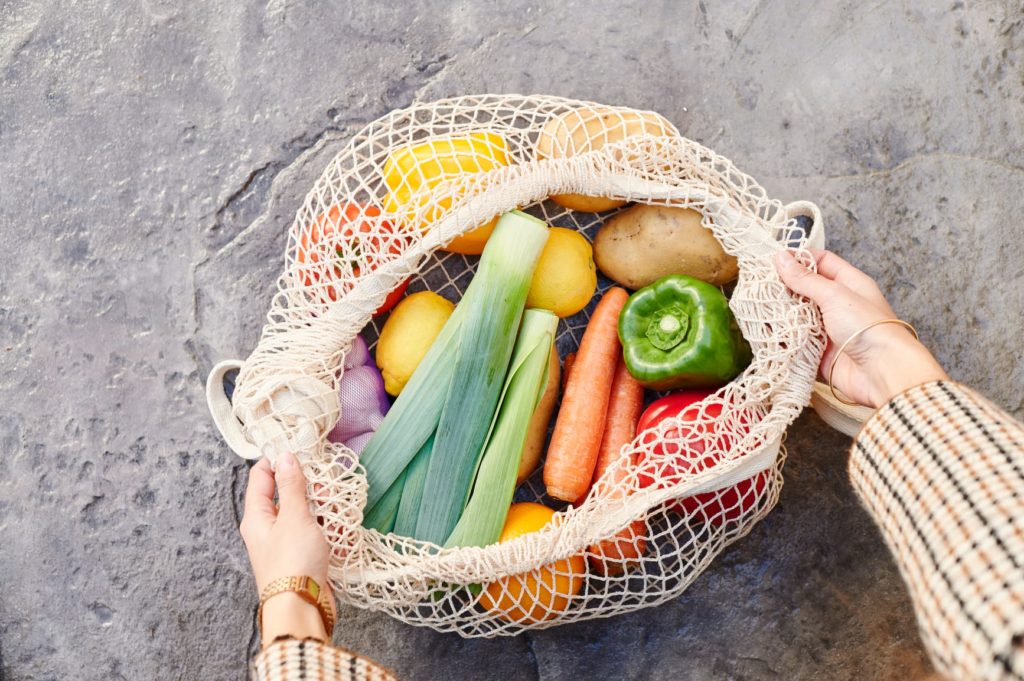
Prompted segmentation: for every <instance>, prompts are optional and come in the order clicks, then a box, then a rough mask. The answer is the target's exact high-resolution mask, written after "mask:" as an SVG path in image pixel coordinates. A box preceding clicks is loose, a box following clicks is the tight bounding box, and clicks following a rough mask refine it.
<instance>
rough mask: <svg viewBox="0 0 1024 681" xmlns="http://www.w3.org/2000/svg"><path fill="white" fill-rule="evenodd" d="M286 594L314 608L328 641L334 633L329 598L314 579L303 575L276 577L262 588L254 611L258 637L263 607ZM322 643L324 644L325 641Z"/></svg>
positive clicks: (261, 626) (261, 629)
mask: <svg viewBox="0 0 1024 681" xmlns="http://www.w3.org/2000/svg"><path fill="white" fill-rule="evenodd" d="M287 592H291V593H295V594H298V595H299V596H300V597H301V598H302V600H304V601H306V602H307V603H309V604H310V605H313V606H316V609H317V611H318V612H319V613H320V619H321V620H323V623H324V631H325V632H326V633H327V640H330V639H331V636H332V635H333V633H334V613H333V611H332V610H331V603H330V601H329V600H328V599H329V597H328V595H327V592H326V591H325V590H324V589H321V588H320V585H319V584H317V581H316V580H315V579H313V578H312V577H308V576H305V575H303V576H299V577H278V578H277V579H275V580H274V581H272V582H271V583H270V584H267V586H266V587H264V589H263V592H262V593H260V607H259V610H257V611H256V623H257V625H258V626H259V630H260V636H262V635H263V605H264V604H265V603H266V602H267V601H268V600H270V599H271V598H273V597H274V596H277V595H278V594H283V593H287ZM324 642H325V643H326V641H324Z"/></svg>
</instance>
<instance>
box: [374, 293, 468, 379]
mask: <svg viewBox="0 0 1024 681" xmlns="http://www.w3.org/2000/svg"><path fill="white" fill-rule="evenodd" d="M454 309H455V305H453V304H452V303H451V302H450V301H448V300H445V299H444V298H442V297H441V296H439V295H437V294H436V293H434V292H432V291H420V292H419V293H413V294H412V295H410V296H406V297H405V298H403V299H402V302H400V303H399V304H398V305H397V306H396V307H395V309H394V310H392V311H391V316H390V317H388V320H387V321H386V322H384V328H383V329H381V331H380V338H379V339H378V340H377V356H376V359H377V367H378V368H380V373H381V375H382V376H383V377H384V389H385V390H387V391H388V394H390V395H398V393H400V392H402V388H404V387H405V384H406V383H407V382H408V381H409V378H410V377H412V372H414V371H416V367H417V366H419V363H420V360H422V359H423V355H425V354H427V350H429V349H430V346H431V345H432V344H433V342H434V339H436V338H437V334H439V333H441V327H443V326H444V324H445V322H447V321H448V318H449V317H451V315H452V310H454Z"/></svg>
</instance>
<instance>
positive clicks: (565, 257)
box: [526, 227, 597, 317]
mask: <svg viewBox="0 0 1024 681" xmlns="http://www.w3.org/2000/svg"><path fill="white" fill-rule="evenodd" d="M596 290H597V267H596V266H595V265H594V249H593V248H591V247H590V242H589V241H587V240H586V238H584V236H583V235H582V234H580V233H579V232H577V231H576V230H574V229H565V228H563V227H552V228H551V229H550V230H549V232H548V241H547V243H546V244H545V245H544V250H543V251H542V252H541V254H540V260H539V261H538V262H537V269H535V270H534V271H533V280H532V281H531V282H530V293H529V294H528V295H527V296H526V307H539V308H543V309H545V310H551V311H552V312H554V313H555V314H556V315H558V316H559V317H569V316H571V315H574V314H576V313H577V312H579V311H580V310H582V309H583V308H585V307H586V306H587V303H589V302H590V299H591V298H592V297H593V296H594V291H596Z"/></svg>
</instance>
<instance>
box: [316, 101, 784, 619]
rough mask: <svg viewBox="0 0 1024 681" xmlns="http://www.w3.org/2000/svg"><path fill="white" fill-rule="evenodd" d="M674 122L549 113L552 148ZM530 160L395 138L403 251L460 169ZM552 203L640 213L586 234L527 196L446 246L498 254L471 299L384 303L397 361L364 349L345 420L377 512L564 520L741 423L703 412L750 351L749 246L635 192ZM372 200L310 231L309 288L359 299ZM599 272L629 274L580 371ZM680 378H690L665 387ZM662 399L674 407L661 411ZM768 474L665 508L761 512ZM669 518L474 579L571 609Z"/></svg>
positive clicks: (472, 145) (493, 528) (459, 531)
mask: <svg viewBox="0 0 1024 681" xmlns="http://www.w3.org/2000/svg"><path fill="white" fill-rule="evenodd" d="M671 130H672V128H671V126H670V125H669V124H668V123H667V122H666V121H664V119H661V118H660V117H659V116H656V115H654V114H640V113H636V112H625V113H624V112H618V111H612V110H601V109H588V110H586V111H578V112H577V111H570V112H569V113H566V114H563V115H562V116H558V117H555V118H553V119H552V120H550V121H549V122H548V124H547V125H546V126H545V127H544V129H543V132H542V133H541V135H540V137H539V139H538V140H537V142H536V149H535V154H536V157H537V158H564V157H566V156H572V155H575V154H582V153H587V152H589V151H592V150H594V149H598V148H601V147H603V146H604V145H606V144H609V143H614V142H618V141H621V140H623V139H626V138H628V137H631V136H634V135H645V136H654V137H657V136H663V135H669V134H671ZM509 164H510V158H509V146H508V144H507V143H506V140H504V139H503V138H502V137H501V135H499V134H497V133H490V132H480V133H473V134H469V135H465V136H452V137H438V138H428V139H421V140H417V141H416V142H414V143H410V144H407V145H405V146H401V147H398V148H396V149H395V150H393V151H392V152H391V153H390V155H388V157H387V159H386V161H385V163H384V165H383V167H382V169H381V173H382V175H383V180H384V184H385V186H386V188H387V190H388V193H387V196H386V198H385V200H384V205H383V209H384V210H385V211H386V212H387V216H388V218H389V219H393V220H394V224H391V223H389V224H388V228H387V230H386V231H387V233H388V235H389V236H393V237H394V243H395V245H396V246H395V247H396V248H397V249H398V250H396V251H394V253H395V254H397V253H399V252H400V249H401V245H402V243H403V239H408V238H410V237H409V235H411V234H415V233H416V232H418V231H426V230H428V229H430V228H431V227H432V226H433V225H435V224H436V223H437V222H438V221H439V219H440V218H441V217H442V214H443V213H444V212H445V211H446V210H447V209H448V208H450V207H451V205H452V203H453V202H455V201H456V200H458V198H459V196H458V192H456V194H455V195H449V198H447V199H446V201H447V203H443V205H439V204H438V203H437V202H433V201H431V198H430V197H431V191H434V190H436V189H437V188H438V187H440V186H442V185H444V186H449V187H450V186H453V183H454V186H457V187H460V188H465V192H471V191H472V187H473V176H474V175H475V174H477V173H487V172H490V171H493V170H496V169H500V168H502V167H504V166H508V165H509ZM460 191H462V190H461V189H460ZM550 198H551V199H552V200H553V201H555V202H556V203H558V204H559V205H562V206H565V207H567V208H571V209H573V210H580V211H604V210H611V209H620V210H619V211H618V212H617V213H616V214H615V215H613V216H611V217H610V218H609V219H607V220H606V221H605V222H604V225H603V227H602V228H601V230H600V231H599V233H598V234H597V237H596V238H595V240H594V246H593V247H592V246H591V244H590V242H589V241H588V240H587V238H586V237H584V236H583V235H582V234H580V233H579V232H576V231H574V230H567V229H562V228H558V227H549V226H548V225H547V224H546V223H544V222H543V221H541V220H539V219H538V218H536V217H533V216H531V215H528V214H526V213H523V212H520V211H511V212H508V213H505V214H504V215H502V216H500V217H499V218H496V219H494V220H491V221H489V222H487V223H486V224H483V225H481V226H478V227H476V228H475V229H472V230H470V231H468V232H467V233H465V234H463V235H462V236H459V237H456V238H454V239H452V240H451V241H450V242H449V243H448V244H447V245H446V246H445V248H446V250H449V251H452V252H456V253H461V254H469V255H479V256H480V258H479V265H478V268H477V272H476V274H475V276H474V278H473V280H472V282H471V283H470V284H469V286H468V288H467V289H466V291H465V294H464V295H463V296H462V298H461V300H458V301H449V300H446V299H445V298H443V297H441V296H439V295H438V294H436V293H433V292H429V291H421V292H418V293H414V294H411V295H409V296H407V297H404V298H403V297H402V296H403V295H404V293H405V288H406V285H407V284H408V282H405V283H403V284H402V285H401V286H399V287H398V288H397V289H396V290H395V291H393V292H392V293H391V295H389V297H388V299H387V301H386V302H385V304H384V306H382V308H381V309H380V310H379V311H378V313H380V314H383V313H385V312H387V311H389V310H390V315H389V316H388V318H387V320H386V321H385V322H384V325H383V327H382V329H381V332H380V334H379V338H378V341H377V343H376V347H375V358H374V359H375V363H376V367H374V365H373V362H372V361H371V359H370V357H369V353H368V351H367V349H366V346H365V344H363V343H362V340H361V339H357V342H356V344H355V345H353V348H352V350H351V351H350V353H349V356H348V357H346V361H345V367H344V373H343V375H342V380H341V382H340V401H341V405H342V414H343V419H342V423H339V424H338V426H337V427H336V428H335V430H334V431H333V432H332V434H331V438H332V439H333V440H334V441H337V442H344V443H345V444H346V445H348V446H349V448H351V449H352V450H353V451H355V452H356V453H358V454H359V461H360V463H361V465H362V467H363V469H364V470H365V473H366V480H367V485H368V488H367V501H366V506H365V508H364V516H363V525H364V526H365V527H367V528H369V529H373V530H376V531H378V532H381V533H385V534H386V533H394V534H396V535H400V536H403V537H409V538H412V539H415V540H418V541H421V542H429V543H431V544H434V545H436V546H438V547H466V546H480V547H482V546H488V545H491V544H494V543H496V542H506V541H510V540H512V539H514V538H515V537H518V536H521V535H523V534H526V533H530V532H536V531H539V530H541V529H542V528H545V527H549V526H551V525H553V524H554V525H557V523H558V522H559V517H560V516H559V515H558V514H556V512H555V510H556V509H557V508H561V507H562V506H563V505H564V504H574V505H579V504H582V503H585V501H586V500H587V499H588V497H590V496H591V495H609V494H612V495H616V496H615V497H614V498H615V499H620V498H622V499H623V500H624V497H625V496H626V495H628V494H632V493H635V492H636V491H639V490H641V489H644V488H647V487H650V486H652V485H654V484H656V483H655V481H658V483H657V484H661V485H665V484H671V483H672V482H673V481H676V480H680V481H681V480H685V479H688V478H690V477H693V476H695V475H698V474H700V473H701V472H702V471H704V470H707V469H708V468H710V467H712V466H714V465H715V464H716V463H717V457H718V456H720V452H722V451H728V450H729V449H730V448H731V447H732V446H733V445H734V444H735V442H736V440H737V438H738V437H740V435H742V433H740V434H737V433H736V432H724V431H723V432H721V433H719V432H718V431H717V429H716V426H715V421H714V419H715V418H717V417H718V416H719V415H720V414H721V405H720V404H718V403H714V402H711V403H709V404H708V405H707V406H706V407H705V406H704V400H706V399H707V398H708V397H709V396H711V395H713V394H714V393H715V391H716V390H718V389H720V388H721V387H722V386H725V385H726V384H727V383H729V382H730V381H731V380H732V379H734V378H735V377H736V376H737V375H739V374H740V373H741V372H742V371H743V370H744V369H745V368H746V367H747V365H748V364H749V363H750V361H751V350H750V347H749V345H748V344H747V342H746V341H745V340H744V338H743V337H742V335H741V333H740V330H739V327H738V325H737V323H736V320H735V318H734V317H733V315H732V312H731V310H730V308H729V300H728V298H727V297H726V293H725V291H726V290H727V289H723V288H722V287H725V286H727V285H728V284H729V283H730V282H731V280H732V279H734V278H735V277H736V276H737V275H738V267H737V264H736V260H735V258H733V257H732V256H729V255H728V254H726V253H725V252H724V250H723V249H722V247H721V246H720V245H719V243H718V241H717V240H716V239H715V238H714V236H713V235H712V233H711V231H710V229H708V222H707V219H706V218H705V217H704V216H703V215H702V214H701V213H699V212H697V211H694V210H692V209H689V208H677V207H671V206H646V205H637V206H633V207H629V208H625V209H622V206H624V205H625V202H623V201H621V200H620V199H618V198H615V197H603V196H582V195H575V194H565V195H557V196H552V197H550ZM352 206H354V208H351V207H350V206H334V207H332V208H331V210H330V211H329V212H328V214H326V215H323V216H321V217H320V218H319V219H318V220H317V223H316V225H315V226H314V229H313V230H312V232H311V235H310V236H309V238H308V239H305V240H304V241H303V243H301V244H299V251H298V252H299V260H300V262H302V263H303V264H306V265H316V267H307V271H308V272H309V273H308V274H307V275H306V276H307V279H308V281H307V282H306V284H307V285H312V284H316V285H317V286H318V289H319V290H322V291H323V293H322V297H323V298H324V300H325V301H326V300H330V301H333V300H337V299H338V298H339V297H340V296H342V295H344V294H345V291H344V290H339V289H338V287H337V286H334V285H333V284H332V281H331V278H332V272H338V271H342V270H344V269H345V268H346V267H348V265H347V264H346V263H345V262H342V261H339V260H338V258H336V257H335V258H334V259H332V253H331V251H330V249H329V248H323V247H321V245H322V243H326V242H327V240H328V237H329V238H331V239H333V240H336V239H337V238H339V236H340V238H342V239H345V240H347V241H348V242H350V243H354V244H355V245H356V247H358V242H359V239H360V238H363V237H362V236H361V235H362V234H363V230H362V229H361V225H360V223H359V221H358V219H357V218H358V215H370V216H379V215H381V209H380V208H378V207H376V206H356V205H355V204H352ZM350 208H351V209H350ZM364 236H365V235H364ZM332 242H333V241H332ZM356 252H357V251H356ZM385 252H387V253H391V252H392V251H391V250H390V246H389V247H388V248H387V249H385ZM339 253H340V251H339ZM595 262H596V265H595ZM381 264H383V262H382V263H381ZM598 270H600V271H601V273H603V274H604V275H605V276H607V277H608V278H609V279H611V280H613V281H615V282H617V283H619V284H620V285H621V286H611V287H610V288H607V290H605V291H604V292H603V293H602V294H601V295H600V297H599V298H598V300H597V302H596V305H595V306H594V307H593V309H592V311H591V312H590V314H589V321H588V323H587V324H586V327H585V330H584V331H583V334H582V338H581V341H580V344H579V348H578V349H577V350H576V352H575V353H570V354H569V355H567V356H566V360H565V366H564V367H561V366H560V362H559V357H558V353H557V351H556V348H555V339H556V337H558V335H559V327H560V325H561V324H565V322H563V321H561V320H562V319H564V318H569V317H574V315H577V314H579V313H581V312H582V311H583V310H585V309H586V308H587V307H588V306H589V305H590V304H591V303H592V302H593V300H594V298H595V296H596V294H597V290H598V279H597V274H598ZM377 367H379V369H380V372H378V371H377ZM665 391H678V392H672V393H669V394H667V395H662V396H660V397H659V396H657V395H655V394H654V393H655V392H661V393H664V392H665ZM388 395H391V396H393V397H394V400H393V402H392V401H391V400H389V399H388ZM655 398H656V399H655ZM648 399H653V400H654V401H653V403H651V404H650V405H649V406H648V407H647V408H646V410H645V408H644V407H645V403H646V402H647V401H648ZM556 407H557V409H556ZM552 420H553V424H552ZM744 423H745V422H744ZM549 430H550V438H549V437H548V432H549ZM734 430H735V429H734ZM654 432H657V435H658V438H660V439H661V440H663V441H666V442H670V443H671V446H669V445H667V444H666V445H662V444H658V445H656V446H654V447H653V448H650V449H648V450H647V454H646V455H643V456H635V457H633V458H631V459H630V460H628V461H627V460H624V458H623V457H624V456H625V455H624V452H626V451H630V449H631V448H630V445H631V443H633V442H634V441H635V440H637V439H638V438H643V437H645V434H646V435H648V436H649V435H650V434H651V433H654ZM709 441H710V442H713V443H714V445H715V446H714V447H713V449H714V451H712V452H708V451H707V446H706V444H705V443H707V442H709ZM545 445H546V446H545ZM542 461H543V466H542V469H543V473H542V478H543V485H544V488H545V489H546V493H547V499H546V501H547V502H550V503H549V504H547V505H544V504H538V503H532V502H530V503H513V499H514V498H515V493H516V488H517V486H518V485H521V484H524V483H527V481H528V480H529V479H531V477H533V474H534V472H535V471H537V469H538V468H540V467H541V462H542ZM768 475H769V472H762V473H759V474H758V475H756V476H754V477H752V478H750V479H747V480H743V481H741V482H739V483H738V484H736V485H734V486H733V487H731V488H728V489H725V490H716V491H714V492H706V493H702V494H695V495H692V496H689V497H686V498H680V499H673V500H670V501H668V502H666V505H667V508H670V509H672V510H673V511H675V512H678V513H679V514H681V515H682V516H684V517H686V518H692V519H693V520H694V522H710V523H714V524H716V525H720V524H724V523H728V522H730V521H733V520H736V519H737V518H739V517H740V516H741V515H743V514H744V512H746V511H748V510H749V509H750V508H751V506H752V504H754V503H755V502H756V500H757V499H758V498H759V497H760V492H761V491H762V490H763V489H764V487H765V485H766V484H767V480H768ZM627 480H631V481H633V482H632V483H629V484H626V481H627ZM666 481H667V482H666ZM630 484H632V485H633V487H632V490H633V491H632V492H630V491H629V490H630ZM650 532H651V528H648V527H647V524H646V522H645V521H643V520H636V521H633V522H631V523H629V524H627V525H625V526H624V527H623V526H621V525H620V526H619V527H618V528H616V531H615V532H614V533H612V534H610V535H609V536H607V538H605V539H603V540H601V541H599V542H597V543H595V544H593V545H592V546H590V547H589V548H588V549H587V551H586V552H585V553H583V554H580V555H574V556H570V557H569V558H566V559H564V560H560V561H556V562H554V563H552V564H551V565H549V566H546V567H544V568H541V569H537V570H533V571H531V572H529V573H524V574H523V575H513V576H512V577H508V578H505V579H499V580H495V581H493V582H490V583H488V584H484V585H477V586H474V593H476V594H477V595H478V601H477V602H478V604H479V605H480V606H481V607H483V608H485V609H488V610H490V611H492V612H494V613H495V614H497V615H499V616H500V617H502V618H504V619H505V620H507V621H509V622H519V623H534V622H540V621H543V620H545V619H549V618H551V617H554V616H555V615H557V614H558V613H560V612H562V611H564V610H566V609H567V608H569V607H570V606H571V604H572V602H573V597H574V596H575V595H576V594H577V593H578V592H579V591H580V590H581V589H582V588H583V585H584V583H585V581H586V578H587V574H588V571H589V573H590V574H591V575H592V576H593V577H595V578H602V577H604V578H608V577H611V576H614V575H621V574H623V573H625V572H628V571H629V570H633V569H638V565H639V564H640V563H642V561H643V558H644V553H645V551H646V550H647V548H648V546H649V544H650V542H651V541H652V538H651V536H649V533H650Z"/></svg>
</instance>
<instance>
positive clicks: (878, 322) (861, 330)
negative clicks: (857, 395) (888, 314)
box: [828, 319, 921, 405]
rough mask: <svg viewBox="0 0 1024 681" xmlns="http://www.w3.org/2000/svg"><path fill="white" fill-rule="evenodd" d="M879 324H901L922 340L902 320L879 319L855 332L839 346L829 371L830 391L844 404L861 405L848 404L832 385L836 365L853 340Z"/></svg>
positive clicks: (850, 403)
mask: <svg viewBox="0 0 1024 681" xmlns="http://www.w3.org/2000/svg"><path fill="white" fill-rule="evenodd" d="M879 324H900V325H902V326H905V327H907V328H908V329H910V333H912V334H914V338H915V339H920V338H921V337H920V336H919V335H917V329H915V328H914V327H913V326H912V325H911V324H910V322H905V321H903V320H902V319H879V320H878V321H874V322H871V323H870V324H868V325H867V326H865V327H864V328H862V329H860V330H858V331H856V332H854V334H853V335H852V336H850V337H849V338H847V339H846V340H845V341H844V342H843V344H842V345H840V346H839V351H838V352H837V353H836V358H835V361H833V362H832V366H831V367H830V368H829V370H828V389H829V390H831V391H832V397H834V398H836V399H837V400H839V401H840V402H842V403H843V404H849V405H858V404H860V403H859V402H848V401H847V400H844V399H843V398H842V397H840V396H839V393H837V392H836V388H835V386H834V385H832V374H834V373H835V371H836V364H838V363H839V355H841V354H843V352H845V351H846V346H847V345H849V344H850V343H851V342H853V340H854V339H855V338H857V337H858V336H860V335H861V334H862V333H864V332H865V331H867V330H868V329H871V328H874V327H876V326H878V325H879Z"/></svg>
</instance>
